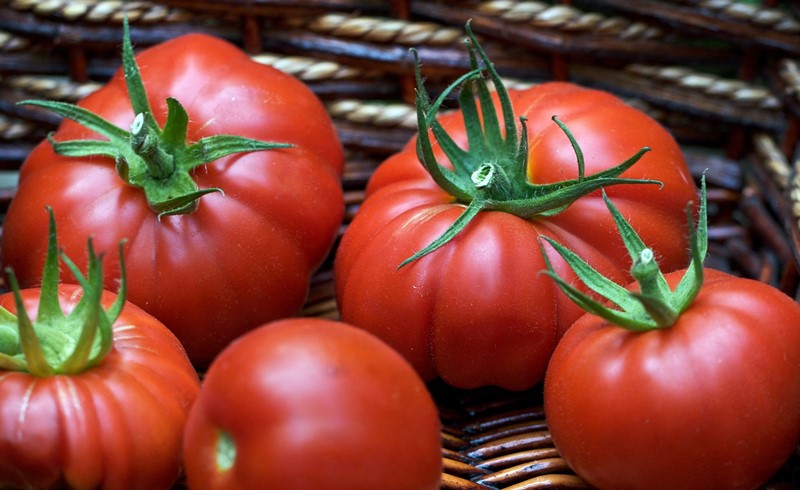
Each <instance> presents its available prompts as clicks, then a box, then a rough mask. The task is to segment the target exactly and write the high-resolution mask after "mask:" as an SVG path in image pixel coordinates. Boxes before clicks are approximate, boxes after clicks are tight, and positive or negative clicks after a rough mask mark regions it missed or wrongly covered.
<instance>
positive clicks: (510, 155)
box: [399, 23, 661, 267]
mask: <svg viewBox="0 0 800 490" xmlns="http://www.w3.org/2000/svg"><path fill="white" fill-rule="evenodd" d="M465 29H466V32H467V40H466V46H467V50H468V53H469V59H470V70H469V71H468V72H467V73H466V74H464V75H462V76H461V77H459V78H458V79H457V80H456V81H455V82H453V83H452V84H450V85H449V86H448V87H447V88H446V89H445V90H444V91H443V92H442V94H441V95H440V96H439V97H438V98H437V99H436V100H435V101H434V102H433V103H431V102H430V101H429V100H428V98H427V96H426V92H425V87H424V85H423V79H422V76H421V73H420V63H419V59H418V57H417V54H416V52H415V51H414V61H415V63H414V65H415V69H414V72H415V78H416V83H417V89H416V107H417V125H418V133H417V148H416V149H417V156H418V158H419V160H420V162H421V163H422V166H423V167H424V168H425V169H426V170H427V172H428V173H429V174H430V176H431V178H432V179H433V180H434V181H435V182H436V183H437V184H438V185H439V187H441V188H442V190H444V191H445V192H447V193H448V194H450V195H451V196H453V198H454V200H455V202H456V203H458V204H462V205H464V211H463V213H462V214H461V216H460V217H459V218H457V219H456V220H455V221H454V222H453V223H452V225H451V226H450V227H449V228H448V229H447V230H446V231H445V232H444V233H443V234H442V236H440V237H439V238H437V239H435V240H434V241H433V242H431V243H430V244H428V245H427V246H425V247H424V248H422V249H421V250H419V251H417V252H416V253H414V254H413V255H412V256H411V257H409V258H408V259H406V260H404V261H403V262H402V263H401V264H400V265H399V267H403V266H405V265H407V264H409V263H410V262H413V261H414V260H416V259H419V258H421V257H423V256H425V255H427V254H429V253H431V252H433V251H435V250H436V249H438V248H439V247H442V246H443V245H445V244H446V243H448V242H449V241H450V240H452V239H453V238H455V237H456V236H457V235H458V234H459V233H461V231H463V230H464V229H465V228H466V226H467V225H468V224H469V223H470V221H471V220H472V219H474V218H475V216H477V215H478V214H479V213H480V212H481V211H501V212H505V213H509V214H513V215H515V216H519V217H520V218H523V219H535V218H537V217H540V216H552V215H554V214H557V213H560V212H562V211H563V210H565V209H566V208H568V207H569V206H570V205H571V204H572V203H574V202H575V201H576V200H578V199H580V198H581V197H583V196H586V195H587V194H589V193H591V192H594V191H597V190H599V189H601V188H603V187H608V186H611V185H620V184H661V182H658V181H654V180H646V179H627V178H621V177H620V175H621V174H622V173H623V172H624V171H625V170H627V169H628V168H630V167H631V166H632V165H634V164H635V163H636V162H637V161H639V159H641V158H642V156H644V155H645V153H647V152H648V151H650V149H649V148H647V147H645V148H642V149H640V150H639V151H638V152H637V153H635V154H634V155H632V156H631V157H629V158H628V159H627V160H625V161H624V162H622V163H620V164H618V165H616V166H613V167H610V168H608V169H607V170H604V171H601V172H597V173H595V174H592V175H588V176H587V175H585V174H584V156H583V151H582V150H581V148H580V145H579V144H578V142H577V141H576V140H575V138H574V137H573V135H572V133H571V131H570V130H569V128H568V127H567V125H566V124H565V123H563V122H562V121H560V120H559V119H558V117H557V116H556V115H554V116H552V117H553V121H554V123H555V124H557V125H558V126H559V127H560V128H561V129H562V131H563V132H564V134H565V135H566V137H567V140H568V142H569V144H570V145H571V147H572V149H573V151H574V152H575V157H576V160H577V167H578V178H577V179H571V180H566V181H562V182H556V183H552V184H535V183H532V182H530V180H528V157H529V151H528V133H527V126H526V120H525V117H519V118H517V117H516V116H515V115H514V110H513V107H512V103H511V97H510V95H509V92H508V91H507V90H506V88H505V86H504V84H503V81H502V79H501V78H500V75H499V74H498V73H497V70H495V68H494V66H493V65H492V62H491V61H490V60H489V57H488V56H487V55H486V52H485V51H484V50H483V48H482V47H481V46H480V44H479V43H478V41H477V39H476V38H475V35H474V34H473V33H472V30H471V28H470V25H469V23H467V25H466V27H465ZM489 82H491V84H492V85H493V86H494V90H495V93H496V100H497V105H498V106H499V108H500V114H498V112H497V108H496V107H495V105H496V104H495V102H494V100H495V99H494V98H493V97H492V95H491V91H490V89H489ZM456 89H460V93H459V96H458V102H459V107H460V110H461V115H462V118H463V121H464V132H465V134H466V137H467V144H466V148H467V149H464V148H461V147H460V146H459V145H458V144H456V142H455V141H454V139H453V138H452V137H451V136H450V135H449V134H448V133H447V131H446V130H445V129H444V127H443V126H442V124H441V123H440V122H439V121H438V120H437V118H436V115H437V112H438V110H439V108H440V107H441V105H442V103H443V101H444V100H445V98H446V97H447V96H448V95H449V94H451V93H452V92H454V91H455V90H456ZM517 121H519V130H518V129H517ZM431 136H434V137H435V139H436V143H437V144H438V146H439V147H440V148H441V150H442V152H443V153H444V154H445V156H446V157H447V160H448V161H449V162H450V164H451V166H452V168H450V167H447V166H444V165H442V164H440V163H439V162H438V161H437V160H436V155H435V152H434V149H433V147H434V144H433V138H432V137H431Z"/></svg>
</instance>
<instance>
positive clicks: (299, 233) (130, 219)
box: [2, 34, 344, 366]
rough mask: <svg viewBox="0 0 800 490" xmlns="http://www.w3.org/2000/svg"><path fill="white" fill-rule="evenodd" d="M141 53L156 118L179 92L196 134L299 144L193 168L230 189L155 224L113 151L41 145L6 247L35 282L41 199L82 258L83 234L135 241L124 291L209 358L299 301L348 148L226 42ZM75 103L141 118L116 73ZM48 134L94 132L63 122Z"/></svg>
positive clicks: (27, 169)
mask: <svg viewBox="0 0 800 490" xmlns="http://www.w3.org/2000/svg"><path fill="white" fill-rule="evenodd" d="M137 61H138V64H139V66H140V69H141V73H142V78H143V80H144V84H145V87H146V89H147V92H148V99H149V101H150V105H151V107H152V108H153V112H154V116H155V118H156V120H157V121H158V123H159V124H160V125H162V126H163V124H164V122H165V116H166V112H167V105H166V98H167V97H175V98H176V99H178V100H179V101H180V102H181V103H182V104H183V106H184V107H185V108H186V110H187V112H188V114H189V128H188V141H189V142H194V141H197V140H198V139H200V138H202V137H205V136H210V135H214V134H235V135H239V136H243V137H248V138H253V139H260V140H265V141H275V142H284V143H292V144H294V145H296V146H295V147H293V148H289V149H281V150H271V151H262V152H254V153H249V154H237V155H232V156H228V157H224V158H221V159H219V160H217V161H215V162H212V163H210V164H208V165H204V166H202V167H199V168H197V169H196V170H195V173H194V178H195V180H196V182H197V183H198V186H199V187H200V188H209V187H219V188H221V189H222V190H223V192H224V194H222V193H213V194H209V195H206V196H203V197H202V198H201V199H200V202H199V208H198V209H197V210H196V211H195V212H193V213H190V214H185V215H177V216H163V217H161V218H160V219H159V218H158V216H157V214H156V213H155V212H154V211H152V210H151V209H150V208H149V207H148V204H147V202H146V199H145V196H144V193H143V192H142V191H141V190H140V189H138V188H135V187H132V186H130V185H128V184H126V183H125V182H124V181H123V180H122V179H121V178H120V177H119V176H118V175H117V173H116V171H115V162H114V160H113V159H111V158H106V157H89V158H68V157H62V156H59V155H56V154H55V153H54V152H53V149H52V147H51V145H50V144H49V143H48V142H47V141H43V142H42V143H41V144H39V145H38V146H37V147H36V148H35V149H34V150H33V151H32V153H31V154H30V156H29V157H28V159H27V160H26V162H25V163H24V165H23V167H22V170H21V174H20V180H19V187H18V192H17V194H16V196H15V198H14V199H13V202H12V203H11V205H10V208H9V210H8V213H7V215H6V220H5V223H4V233H3V243H2V256H3V260H4V262H5V264H6V265H11V266H13V267H14V269H15V271H16V272H17V276H18V277H19V279H20V282H21V284H22V285H23V287H30V286H32V285H35V284H37V283H38V281H39V280H40V277H41V270H42V264H43V260H44V256H45V253H44V250H45V247H46V244H47V219H46V215H45V213H43V212H42V210H43V209H44V206H45V205H51V206H52V208H53V209H54V211H55V213H56V215H57V216H58V219H59V222H60V223H63V226H61V227H60V228H61V236H60V245H62V246H63V247H64V249H65V251H66V253H67V254H68V255H70V256H72V257H74V258H75V261H76V263H77V264H78V266H79V267H83V266H84V265H85V260H84V253H83V252H84V248H85V244H86V239H87V237H88V236H93V237H94V243H95V246H96V248H97V250H98V251H111V252H114V251H115V250H116V247H117V244H118V243H119V241H120V240H121V239H123V238H125V239H127V240H128V244H127V246H126V252H125V253H126V255H125V258H126V262H127V265H128V272H129V293H128V298H129V299H130V301H131V302H133V303H135V304H137V305H138V306H140V307H141V308H143V309H145V310H146V311H148V312H149V313H151V314H153V315H154V316H156V317H157V318H159V319H160V320H161V321H162V322H164V323H165V324H166V325H167V326H168V327H169V328H170V329H172V330H173V332H175V334H176V335H177V336H178V338H179V339H180V340H181V341H182V343H183V344H184V346H185V347H186V350H187V352H188V353H189V356H190V358H191V359H192V360H193V362H194V363H195V364H197V365H198V366H203V365H207V364H208V363H209V362H210V361H211V359H213V357H214V355H216V353H217V352H219V350H220V349H221V348H222V347H224V346H225V345H227V343H228V342H230V341H231V340H232V339H233V338H235V337H236V336H238V335H239V334H241V333H243V332H244V331H246V330H247V329H249V328H252V327H255V326H257V325H260V324H261V323H264V322H266V321H269V320H272V319H276V318H281V317H286V316H290V315H292V314H294V313H295V312H296V311H297V310H298V309H299V308H300V307H301V306H302V304H303V302H304V300H305V297H306V294H307V290H308V282H309V278H310V275H311V273H312V272H313V271H314V270H315V269H316V268H317V267H318V266H319V264H320V263H321V262H322V261H323V260H324V258H325V256H326V255H327V252H328V251H329V249H330V247H331V246H332V244H333V241H334V239H335V237H336V235H337V233H338V229H339V226H340V225H341V221H342V217H343V213H344V201H343V196H342V190H341V184H340V177H341V174H342V169H343V150H342V147H341V144H340V142H339V140H338V137H337V135H336V133H335V130H334V127H333V125H332V123H331V120H330V118H329V116H328V115H327V113H326V112H325V110H324V107H323V105H322V104H321V103H320V101H319V100H318V99H317V98H316V96H315V95H314V94H313V93H312V92H311V91H310V90H309V89H308V87H306V86H305V85H303V84H302V83H301V82H300V81H298V80H296V79H294V78H292V77H290V76H289V75H286V74H284V73H282V72H280V71H278V70H275V69H273V68H271V67H268V66H266V65H262V64H259V63H256V62H253V61H252V60H251V59H250V58H249V57H248V56H247V55H245V54H244V53H242V52H241V51H240V50H239V49H238V48H236V47H235V46H233V45H231V44H228V43H226V42H224V41H222V40H219V39H215V38H212V37H209V36H205V35H200V34H191V35H186V36H182V37H179V38H175V39H172V40H170V41H167V42H165V43H163V44H160V45H158V46H155V47H153V48H151V49H148V50H145V51H143V52H142V53H141V54H139V56H137ZM79 105H80V106H82V107H84V108H86V109H89V110H91V111H93V112H95V113H97V114H99V115H101V116H102V117H104V118H106V119H108V120H109V121H111V122H112V123H114V124H116V125H118V126H119V127H122V128H125V129H127V128H129V127H130V125H131V122H132V121H133V118H134V113H133V110H132V109H131V105H130V102H129V101H128V98H127V92H126V87H125V83H124V79H123V77H122V74H121V73H118V74H117V75H116V76H115V77H114V78H113V79H112V80H111V81H110V82H109V83H108V84H107V85H106V86H104V87H103V88H101V89H100V90H98V91H97V92H95V93H93V94H91V95H90V96H88V97H87V98H86V99H84V100H83V101H81V102H80V103H79ZM53 137H54V139H55V140H57V141H65V140H74V139H97V138H99V137H98V135H96V134H94V133H93V132H92V131H90V130H88V129H86V128H84V127H82V126H80V125H79V124H77V123H75V122H73V121H69V120H67V121H65V122H63V124H62V125H61V126H60V127H59V129H58V130H57V131H56V132H55V134H54V135H53ZM107 255H109V259H111V260H109V261H108V267H107V268H108V269H109V270H110V274H109V276H108V277H117V275H116V274H115V272H116V271H118V265H117V262H116V258H113V257H111V256H114V255H116V254H115V253H108V254H107ZM106 287H107V288H108V289H111V290H115V289H116V287H117V285H116V284H114V283H112V282H111V280H109V282H108V283H107V284H106Z"/></svg>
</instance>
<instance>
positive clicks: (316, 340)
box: [184, 318, 442, 490]
mask: <svg viewBox="0 0 800 490" xmlns="http://www.w3.org/2000/svg"><path fill="white" fill-rule="evenodd" d="M184 458H185V461H186V475H187V479H188V484H189V486H190V487H191V488H193V489H197V490H202V489H244V488H248V489H249V488H285V487H287V485H288V486H290V487H291V488H292V489H296V490H302V489H320V488H325V489H330V490H338V489H342V490H344V489H347V490H359V489H364V490H374V489H381V490H392V489H397V490H426V489H427V490H438V488H439V485H440V479H441V473H442V459H441V442H440V423H439V418H438V414H437V410H436V406H435V404H434V402H433V400H432V398H431V396H430V394H429V393H428V391H427V389H426V386H425V384H424V383H423V382H422V380H420V379H419V377H418V376H417V374H416V372H415V371H414V370H413V368H412V367H411V366H410V365H409V364H408V362H407V361H405V359H403V358H402V357H401V356H400V355H399V354H397V353H396V352H395V351H393V350H392V349H390V348H389V347H388V346H387V345H386V344H384V343H383V342H381V341H380V340H378V339H377V338H375V337H373V336H372V335H369V334H368V333H366V332H364V331H362V330H360V329H356V328H354V327H351V326H349V325H345V324H341V323H338V322H333V321H328V320H321V319H311V318H305V319H301V318H296V319H289V320H282V321H278V322H274V323H272V324H269V325H265V326H263V327H261V328H258V329H256V330H253V331H252V332H249V333H247V334H245V335H244V336H242V337H241V338H240V339H237V340H236V341H234V342H233V343H232V344H231V345H230V346H229V347H228V348H227V349H225V350H224V351H223V352H222V353H221V354H220V355H219V357H218V358H217V359H216V360H215V361H214V363H213V364H212V365H211V367H210V368H209V370H208V373H207V375H206V377H205V378H204V381H203V387H202V389H201V392H200V395H199V397H198V399H197V403H196V404H195V406H194V407H193V408H192V411H191V413H190V416H189V421H188V422H187V426H186V435H185V442H184Z"/></svg>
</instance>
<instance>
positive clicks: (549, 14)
mask: <svg viewBox="0 0 800 490" xmlns="http://www.w3.org/2000/svg"><path fill="white" fill-rule="evenodd" d="M478 11H479V12H481V13H483V14H486V15H491V16H496V17H500V18H502V19H504V20H507V21H509V22H519V23H523V22H524V23H528V24H530V25H532V26H535V27H543V28H556V29H562V30H565V31H572V32H581V33H589V34H593V35H601V36H612V37H618V38H621V39H653V38H658V37H661V36H662V35H663V32H662V30H661V29H659V28H658V27H656V26H652V25H648V24H645V23H643V22H634V21H630V20H628V19H624V18H622V17H618V16H606V15H602V14H600V13H596V12H589V13H587V12H583V11H581V10H579V9H577V8H575V7H573V6H571V5H550V4H548V3H544V2H538V1H516V0H492V1H489V2H483V3H481V4H480V6H479V7H478Z"/></svg>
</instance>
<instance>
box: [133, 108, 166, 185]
mask: <svg viewBox="0 0 800 490" xmlns="http://www.w3.org/2000/svg"><path fill="white" fill-rule="evenodd" d="M160 133H161V132H160V131H158V129H154V128H152V127H150V126H146V125H145V124H144V114H142V113H141V112H140V113H139V114H137V115H136V118H135V119H134V120H133V124H131V137H130V140H131V148H132V149H133V151H134V152H135V153H136V154H137V155H139V156H140V157H142V161H144V163H145V165H147V168H148V170H149V171H150V175H151V176H152V177H153V178H154V179H166V178H167V177H169V176H170V175H172V173H173V172H174V171H175V157H174V156H173V155H170V154H169V153H167V151H166V150H165V149H164V148H163V147H162V145H161V144H159V138H160V136H161V134H160Z"/></svg>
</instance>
